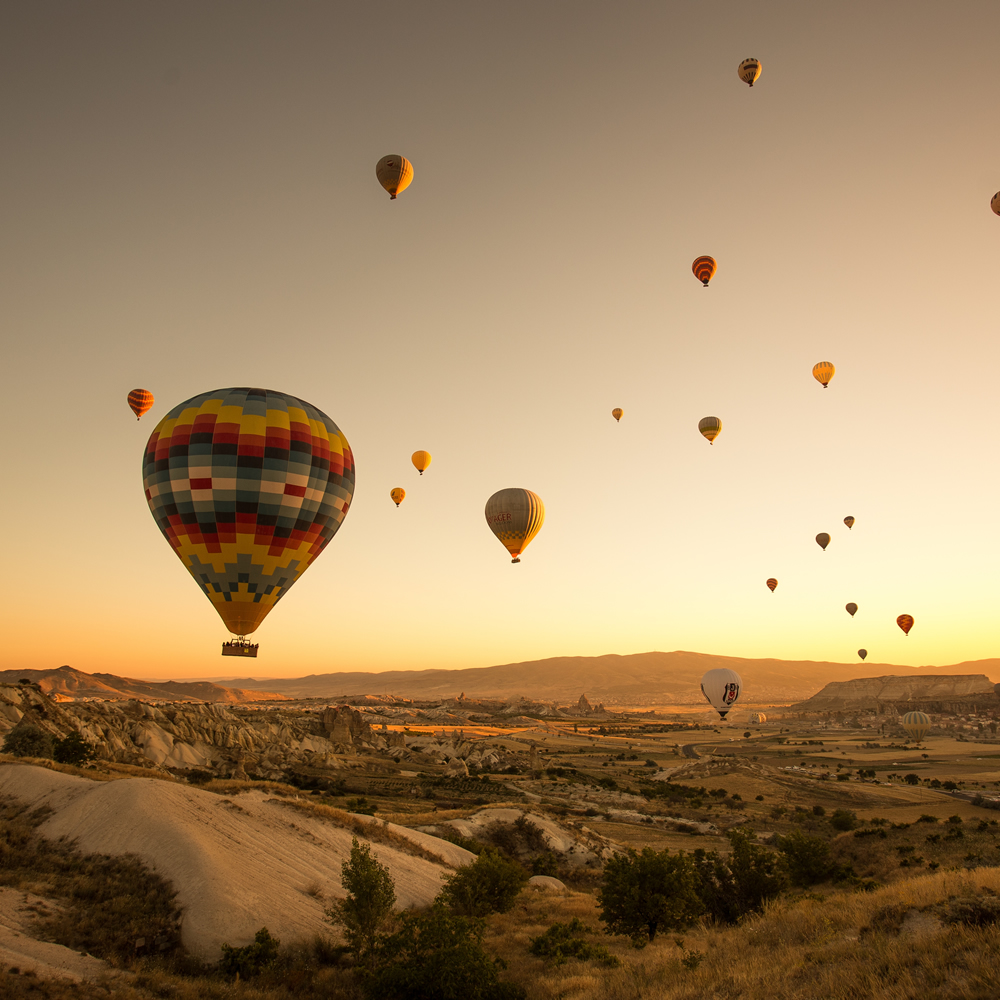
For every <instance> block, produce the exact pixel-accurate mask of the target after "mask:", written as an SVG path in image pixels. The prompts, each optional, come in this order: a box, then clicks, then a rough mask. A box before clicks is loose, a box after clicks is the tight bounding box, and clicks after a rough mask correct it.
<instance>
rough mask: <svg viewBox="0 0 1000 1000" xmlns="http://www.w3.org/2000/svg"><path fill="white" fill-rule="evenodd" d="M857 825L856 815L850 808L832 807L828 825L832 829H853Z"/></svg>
mask: <svg viewBox="0 0 1000 1000" xmlns="http://www.w3.org/2000/svg"><path fill="white" fill-rule="evenodd" d="M857 825H858V817H857V814H856V813H853V812H852V811H851V810H850V809H834V811H833V815H832V816H831V817H830V826H832V827H833V828H834V830H853V829H854V828H855V827H856V826H857Z"/></svg>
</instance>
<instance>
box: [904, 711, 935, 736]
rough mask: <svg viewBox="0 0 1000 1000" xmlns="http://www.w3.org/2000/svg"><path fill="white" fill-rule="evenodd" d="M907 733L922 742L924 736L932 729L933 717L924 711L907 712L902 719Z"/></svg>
mask: <svg viewBox="0 0 1000 1000" xmlns="http://www.w3.org/2000/svg"><path fill="white" fill-rule="evenodd" d="M900 722H901V723H902V726H903V728H904V729H905V730H906V735H907V736H909V737H910V738H911V739H913V740H916V741H917V743H921V742H922V741H923V738H924V737H925V736H926V735H927V734H928V733H929V732H930V731H931V718H930V716H929V715H925V714H924V713H923V712H907V713H906V715H904V716H903V718H902V719H900Z"/></svg>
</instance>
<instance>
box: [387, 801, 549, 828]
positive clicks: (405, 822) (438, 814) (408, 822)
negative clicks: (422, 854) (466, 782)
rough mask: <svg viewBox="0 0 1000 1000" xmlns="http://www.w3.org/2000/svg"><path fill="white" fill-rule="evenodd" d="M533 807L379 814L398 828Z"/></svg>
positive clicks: (523, 804) (496, 805) (506, 804)
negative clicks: (496, 811)
mask: <svg viewBox="0 0 1000 1000" xmlns="http://www.w3.org/2000/svg"><path fill="white" fill-rule="evenodd" d="M529 808H535V811H536V812H537V811H538V810H537V807H532V806H531V804H530V803H526V802H524V801H520V802H488V803H486V804H485V805H481V806H476V805H470V806H469V807H468V808H465V809H438V810H436V811H431V812H427V811H424V812H395V813H392V812H381V811H380V812H379V819H384V820H387V821H388V822H390V823H395V824H396V825H397V826H437V825H438V824H439V823H447V822H448V820H451V819H468V818H469V817H470V816H474V815H475V814H476V813H480V812H483V811H485V810H487V809H520V810H522V811H525V810H528V809H529Z"/></svg>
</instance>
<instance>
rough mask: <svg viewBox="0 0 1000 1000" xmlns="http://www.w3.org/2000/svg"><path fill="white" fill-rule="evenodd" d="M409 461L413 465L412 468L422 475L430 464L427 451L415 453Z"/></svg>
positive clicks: (429, 454)
mask: <svg viewBox="0 0 1000 1000" xmlns="http://www.w3.org/2000/svg"><path fill="white" fill-rule="evenodd" d="M410 461H411V462H412V463H413V468H414V469H416V470H417V472H419V473H420V475H423V474H424V470H425V469H426V468H427V467H428V466H429V465H430V464H431V461H432V459H431V453H430V452H429V451H415V452H414V453H413V454H412V455H411V456H410Z"/></svg>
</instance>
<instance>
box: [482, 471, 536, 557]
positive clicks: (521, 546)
mask: <svg viewBox="0 0 1000 1000" xmlns="http://www.w3.org/2000/svg"><path fill="white" fill-rule="evenodd" d="M486 523H487V524H488V525H489V526H490V531H492V532H493V534H494V535H496V536H497V538H498V539H500V544H501V545H503V547H504V548H505V549H506V550H507V551H508V552H509V553H510V555H511V560H510V561H511V562H512V563H519V562H520V561H521V553H522V552H523V551H524V550H525V549H526V548H527V547H528V545H529V543H530V542H531V540H532V539H533V538H534V537H535V535H537V534H538V532H539V530H540V529H541V527H542V525H543V524H544V523H545V504H543V503H542V498H541V497H540V496H539V495H538V494H537V493H532V492H531V490H525V489H520V488H519V487H510V488H509V489H505V490H497V492H496V493H494V494H493V496H491V497H490V498H489V500H487V501H486Z"/></svg>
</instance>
